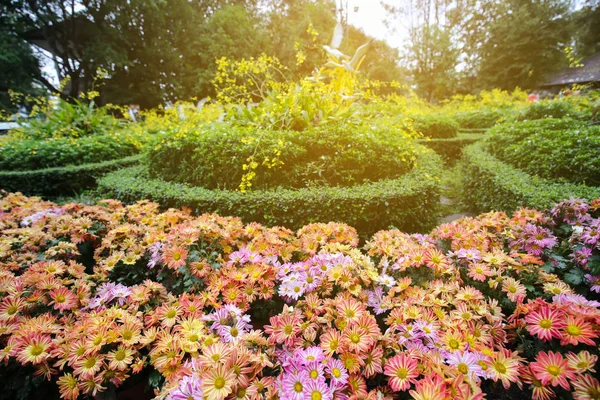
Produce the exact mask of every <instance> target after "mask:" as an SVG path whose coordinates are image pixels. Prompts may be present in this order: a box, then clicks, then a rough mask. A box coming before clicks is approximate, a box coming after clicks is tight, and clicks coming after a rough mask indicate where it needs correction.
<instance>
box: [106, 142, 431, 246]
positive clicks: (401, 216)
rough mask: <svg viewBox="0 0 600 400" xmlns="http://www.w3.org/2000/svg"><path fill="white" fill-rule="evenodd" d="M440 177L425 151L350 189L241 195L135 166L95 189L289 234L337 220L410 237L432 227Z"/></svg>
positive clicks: (366, 230) (110, 176)
mask: <svg viewBox="0 0 600 400" xmlns="http://www.w3.org/2000/svg"><path fill="white" fill-rule="evenodd" d="M440 174H441V160H440V157H439V156H437V155H436V154H435V153H433V152H431V151H423V152H422V153H421V154H420V155H419V156H418V158H417V164H416V166H415V168H413V169H412V170H411V171H410V172H408V173H406V174H405V175H402V176H400V177H398V178H397V179H387V180H381V181H378V182H374V183H367V184H362V185H356V186H349V187H323V186H318V187H312V188H301V189H283V188H277V189H273V190H261V191H258V190H256V191H250V192H247V193H245V194H243V193H240V192H236V191H227V190H209V189H205V188H202V187H197V186H189V185H186V184H181V183H174V182H165V181H162V180H158V179H150V178H149V177H148V173H147V172H146V170H145V167H144V166H139V167H132V168H127V169H124V170H121V171H116V172H113V173H110V174H108V175H106V176H104V177H103V178H102V179H100V180H99V182H98V189H99V191H100V193H101V194H102V195H103V196H108V197H112V198H117V199H120V200H123V201H125V202H135V201H137V200H140V199H148V200H151V201H155V202H158V203H160V204H161V206H163V207H165V208H168V207H182V206H187V207H191V208H192V209H193V210H194V211H195V212H196V213H197V214H201V213H205V212H216V213H219V214H221V215H236V216H239V217H241V218H242V219H243V220H244V221H246V222H251V221H255V222H259V223H262V224H265V225H271V226H273V225H284V226H286V227H289V228H293V229H297V228H300V227H301V226H303V225H305V224H308V223H311V222H316V221H339V222H344V223H347V224H350V225H351V226H354V227H355V228H357V229H358V231H359V232H360V233H361V235H362V236H368V235H372V234H373V233H375V232H377V231H379V230H381V229H387V228H389V227H391V226H393V227H396V228H399V229H402V230H403V231H408V232H415V231H424V230H428V229H429V228H431V227H432V226H434V225H435V223H436V221H437V217H438V207H439V176H440Z"/></svg>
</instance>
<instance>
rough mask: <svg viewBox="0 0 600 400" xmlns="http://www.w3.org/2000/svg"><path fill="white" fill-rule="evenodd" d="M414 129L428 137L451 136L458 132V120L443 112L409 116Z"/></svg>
mask: <svg viewBox="0 0 600 400" xmlns="http://www.w3.org/2000/svg"><path fill="white" fill-rule="evenodd" d="M411 118H412V119H413V127H414V129H415V131H417V132H420V133H422V134H423V135H424V136H427V137H430V138H453V137H456V134H457V133H458V122H456V121H455V120H454V119H453V118H452V117H449V116H447V115H444V114H424V115H415V116H411Z"/></svg>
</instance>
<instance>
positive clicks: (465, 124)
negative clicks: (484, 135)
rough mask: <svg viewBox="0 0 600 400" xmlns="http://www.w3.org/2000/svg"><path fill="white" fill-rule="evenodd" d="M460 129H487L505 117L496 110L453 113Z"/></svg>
mask: <svg viewBox="0 0 600 400" xmlns="http://www.w3.org/2000/svg"><path fill="white" fill-rule="evenodd" d="M453 117H454V119H455V120H456V122H458V125H459V126H460V128H461V129H487V128H491V127H492V126H494V125H496V124H497V123H498V122H499V121H502V120H503V119H504V118H505V114H504V113H502V112H501V111H497V110H492V109H489V110H477V111H462V112H458V113H456V114H454V115H453Z"/></svg>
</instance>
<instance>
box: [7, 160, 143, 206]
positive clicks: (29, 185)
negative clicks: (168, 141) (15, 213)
mask: <svg viewBox="0 0 600 400" xmlns="http://www.w3.org/2000/svg"><path fill="white" fill-rule="evenodd" d="M140 161H141V156H139V155H134V156H129V157H124V158H121V159H116V160H109V161H103V162H99V163H91V164H81V165H68V166H64V167H53V168H43V169H36V170H28V171H0V189H4V190H8V191H13V192H21V193H25V194H28V195H41V196H49V197H56V196H72V195H73V194H74V193H80V192H81V191H82V190H85V189H91V188H94V187H95V185H96V180H97V179H98V178H99V177H101V176H102V175H103V174H106V173H107V172H110V171H114V170H118V169H119V168H125V167H128V166H131V165H135V164H138V163H140Z"/></svg>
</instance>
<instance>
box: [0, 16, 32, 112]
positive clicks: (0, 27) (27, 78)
mask: <svg viewBox="0 0 600 400" xmlns="http://www.w3.org/2000/svg"><path fill="white" fill-rule="evenodd" d="M4 18H6V17H3V16H1V15H0V116H2V112H6V113H7V114H11V113H14V112H16V111H17V107H16V106H17V105H15V104H13V102H12V101H11V96H10V91H17V92H20V93H27V94H30V95H32V94H37V93H38V91H39V90H38V89H36V88H35V86H34V84H33V83H34V80H33V76H34V75H36V74H40V66H39V62H38V60H37V59H36V58H35V56H34V55H33V52H32V50H31V48H30V47H29V45H28V44H27V43H26V42H25V41H24V40H23V39H22V38H20V37H18V36H17V35H16V33H15V32H11V31H10V30H8V29H7V26H6V25H5V24H4V23H2V22H3V21H4Z"/></svg>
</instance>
